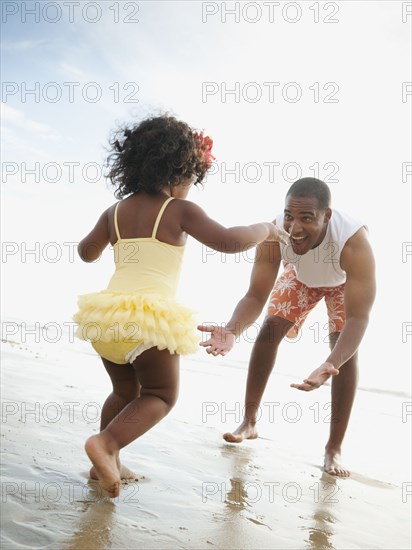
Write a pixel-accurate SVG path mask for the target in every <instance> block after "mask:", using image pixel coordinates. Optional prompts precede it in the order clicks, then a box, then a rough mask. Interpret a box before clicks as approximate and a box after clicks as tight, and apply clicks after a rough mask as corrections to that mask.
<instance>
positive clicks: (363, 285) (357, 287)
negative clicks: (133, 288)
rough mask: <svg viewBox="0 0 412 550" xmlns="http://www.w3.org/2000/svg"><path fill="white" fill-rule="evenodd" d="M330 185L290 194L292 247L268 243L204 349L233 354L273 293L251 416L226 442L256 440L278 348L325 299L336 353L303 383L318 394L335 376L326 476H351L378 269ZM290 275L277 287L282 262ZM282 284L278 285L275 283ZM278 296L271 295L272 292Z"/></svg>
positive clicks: (296, 188) (249, 392) (251, 389)
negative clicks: (344, 453) (348, 443)
mask: <svg viewBox="0 0 412 550" xmlns="http://www.w3.org/2000/svg"><path fill="white" fill-rule="evenodd" d="M330 201H331V197H330V190H329V188H328V186H327V185H326V184H325V183H324V182H322V181H320V180H318V179H315V178H303V179H300V180H298V181H296V182H295V183H294V184H293V185H292V186H291V188H290V189H289V191H288V192H287V195H286V202H285V210H284V212H283V214H281V215H279V216H278V217H277V218H276V220H275V223H276V224H277V225H281V226H283V227H284V229H285V230H286V231H287V232H288V233H289V235H290V245H283V244H280V243H278V242H271V243H269V242H265V243H261V245H259V247H258V248H257V249H256V255H255V261H254V266H253V270H252V275H251V281H250V286H249V289H248V291H247V293H246V295H245V296H244V297H243V298H242V299H241V300H240V302H239V303H238V305H237V306H236V308H235V311H234V313H233V315H232V318H231V319H230V321H229V322H228V323H227V325H226V326H225V327H224V328H223V327H214V326H211V325H201V326H199V329H200V330H202V331H205V332H210V333H211V336H210V338H209V340H207V341H205V342H202V343H201V345H202V346H204V347H206V351H207V352H208V353H211V354H213V355H219V354H220V355H226V353H227V352H228V351H229V350H230V349H231V348H232V347H233V344H234V342H235V339H236V337H238V336H239V335H240V334H241V333H242V332H243V330H244V329H245V328H246V327H247V326H248V325H250V324H251V323H253V322H254V321H256V319H257V318H258V317H259V315H260V313H261V311H262V309H263V307H264V305H265V303H266V301H267V299H268V296H269V294H270V300H269V305H268V309H267V315H266V318H265V320H264V323H263V325H262V328H261V330H260V332H259V334H258V337H257V339H256V342H255V344H254V346H253V349H252V354H251V358H250V363H249V370H248V377H247V386H246V398H245V408H244V410H245V416H244V419H243V422H242V424H241V425H240V426H239V427H238V428H237V429H236V430H235V431H234V432H233V433H226V434H225V435H224V436H223V437H224V438H225V439H226V441H228V442H231V443H240V442H241V441H243V439H255V438H256V437H257V430H256V416H257V413H258V410H259V405H260V402H261V399H262V396H263V392H264V390H265V387H266V384H267V381H268V379H269V376H270V373H271V371H272V369H273V366H274V363H275V359H276V353H277V349H278V347H279V344H280V342H281V341H282V339H283V338H284V336H285V335H288V336H291V337H293V336H296V334H297V332H298V330H299V329H300V327H301V326H302V323H303V322H304V320H305V318H306V316H307V315H308V313H309V311H310V310H311V309H313V308H314V307H315V305H316V304H317V303H318V302H319V301H320V300H321V299H322V298H325V301H326V305H327V309H328V317H329V333H330V337H329V341H330V343H331V353H330V354H329V356H328V357H327V358H326V359H325V361H324V362H323V363H322V364H321V365H320V367H318V368H316V369H315V370H314V371H313V372H312V373H311V374H310V375H309V377H308V378H307V379H305V380H304V381H303V383H302V384H291V386H292V387H294V388H297V389H299V390H303V391H312V390H314V389H315V388H318V387H319V386H321V385H322V384H324V382H326V380H328V379H329V378H330V377H332V384H331V393H332V399H331V401H332V416H331V424H330V434H329V440H328V442H327V444H326V447H325V463H324V469H325V471H326V472H328V473H329V474H331V475H335V476H340V477H346V476H348V475H349V472H348V471H347V470H346V469H345V468H344V467H343V466H342V465H341V463H340V454H341V445H342V441H343V438H344V435H345V431H346V428H347V425H348V422H349V417H350V413H351V409H352V404H353V400H354V396H355V390H356V384H357V376H358V365H357V349H358V347H359V344H360V342H361V340H362V338H363V335H364V333H365V330H366V327H367V325H368V319H369V312H370V310H371V307H372V304H373V301H374V298H375V275H374V271H375V266H374V258H373V253H372V250H371V247H370V244H369V242H368V238H367V232H366V228H365V226H364V225H363V224H362V223H361V222H359V221H357V220H354V219H352V218H350V217H349V216H347V215H345V214H343V213H341V212H339V211H337V210H332V209H331V208H330ZM282 260H283V263H284V266H285V270H284V271H283V273H282V275H281V276H280V277H279V278H278V279H277V280H276V278H277V275H278V271H279V267H280V263H281V261H282ZM275 281H276V283H275ZM271 291H272V292H271Z"/></svg>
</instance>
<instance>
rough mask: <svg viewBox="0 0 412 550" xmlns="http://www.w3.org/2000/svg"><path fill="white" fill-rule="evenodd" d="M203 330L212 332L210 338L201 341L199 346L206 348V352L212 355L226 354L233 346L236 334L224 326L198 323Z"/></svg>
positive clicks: (199, 328)
mask: <svg viewBox="0 0 412 550" xmlns="http://www.w3.org/2000/svg"><path fill="white" fill-rule="evenodd" d="M197 329H198V330H200V331H201V332H210V333H211V334H210V338H209V340H206V341H205V342H200V344H199V346H202V347H204V348H206V353H210V354H211V355H226V354H227V353H229V351H230V350H231V349H232V348H233V346H234V343H235V340H236V335H235V334H233V333H232V332H229V331H228V330H226V329H225V328H224V327H219V326H215V325H198V327H197Z"/></svg>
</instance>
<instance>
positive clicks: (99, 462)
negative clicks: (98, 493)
mask: <svg viewBox="0 0 412 550" xmlns="http://www.w3.org/2000/svg"><path fill="white" fill-rule="evenodd" d="M84 448H85V450H86V453H87V455H88V457H89V458H90V460H91V461H92V463H93V466H94V468H95V473H96V474H97V479H98V480H99V484H100V486H101V488H102V489H104V491H106V492H107V494H108V496H110V497H111V498H115V497H117V496H118V495H119V493H120V487H121V479H120V470H119V467H118V465H117V454H116V453H114V452H112V451H111V450H109V449H108V448H107V445H106V442H105V440H104V437H103V436H102V435H101V434H98V435H92V436H91V437H89V439H88V440H87V441H86V444H85V446H84Z"/></svg>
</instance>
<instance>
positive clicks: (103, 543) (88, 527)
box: [64, 482, 116, 550]
mask: <svg viewBox="0 0 412 550" xmlns="http://www.w3.org/2000/svg"><path fill="white" fill-rule="evenodd" d="M88 485H89V493H88V500H86V501H84V502H83V503H82V507H81V509H80V510H79V515H78V518H79V523H78V527H77V529H75V530H74V532H73V535H72V537H71V539H70V540H69V541H68V543H67V545H65V546H64V550H80V549H81V550H107V549H108V548H112V543H113V540H112V528H113V525H114V514H113V512H115V510H116V505H115V503H114V501H113V500H111V499H109V498H102V496H101V493H100V491H99V490H98V488H97V486H96V484H94V483H93V482H89V484H88Z"/></svg>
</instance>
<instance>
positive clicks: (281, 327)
mask: <svg viewBox="0 0 412 550" xmlns="http://www.w3.org/2000/svg"><path fill="white" fill-rule="evenodd" d="M292 326H293V323H291V322H290V321H288V320H287V319H283V318H282V317H277V316H273V315H272V316H269V317H266V319H265V321H264V323H263V326H262V328H261V329H260V332H259V334H258V337H257V339H256V342H255V343H254V345H253V349H252V354H251V356H250V361H249V370H248V376H247V383H246V397H245V414H244V419H243V422H242V424H241V425H240V426H239V427H238V428H237V430H235V431H234V432H233V433H230V432H228V433H225V434H224V435H223V437H224V439H225V440H226V441H228V442H229V443H240V442H241V441H243V439H256V437H257V430H256V417H257V413H258V410H259V405H260V401H261V399H262V396H263V392H264V391H265V388H266V384H267V382H268V380H269V376H270V373H271V372H272V369H273V366H274V364H275V360H276V354H277V351H278V347H279V344H280V342H281V341H282V339H283V338H284V336H285V335H286V333H287V331H288V329H289V328H291V327H292Z"/></svg>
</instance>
